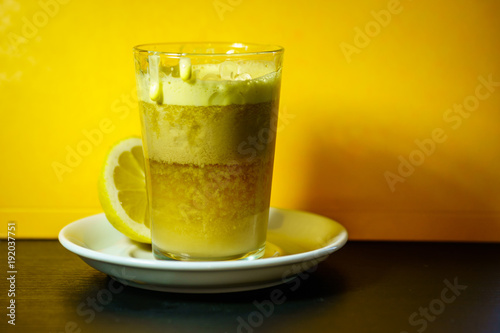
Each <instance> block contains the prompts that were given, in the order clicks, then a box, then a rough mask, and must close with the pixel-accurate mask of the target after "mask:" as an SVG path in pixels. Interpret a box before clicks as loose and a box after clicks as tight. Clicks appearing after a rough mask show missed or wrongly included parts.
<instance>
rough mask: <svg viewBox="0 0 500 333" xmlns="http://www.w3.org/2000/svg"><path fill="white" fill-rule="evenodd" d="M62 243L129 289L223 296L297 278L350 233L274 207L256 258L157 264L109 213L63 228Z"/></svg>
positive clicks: (145, 247) (146, 248) (319, 219)
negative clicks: (263, 250)
mask: <svg viewBox="0 0 500 333" xmlns="http://www.w3.org/2000/svg"><path fill="white" fill-rule="evenodd" d="M59 241H60V242H61V244H62V245H63V246H64V247H65V248H66V249H68V250H69V251H71V252H73V253H75V254H77V255H79V256H80V258H82V260H83V261H85V262H86V263H87V264H89V265H90V266H91V267H93V268H95V269H97V270H99V271H101V272H103V273H106V274H108V275H110V276H111V277H112V278H114V279H115V280H118V281H120V282H122V283H124V284H126V285H131V286H134V287H138V288H144V289H151V290H159V291H169V292H180V293H219V292H235V291H245V290H252V289H259V288H265V287H269V286H273V285H277V284H280V283H284V282H287V281H289V280H291V279H293V278H294V277H295V276H296V275H297V274H299V273H301V272H303V271H305V270H308V269H310V268H312V267H313V266H315V265H317V264H318V263H319V262H321V261H323V260H325V259H326V258H327V257H328V255H330V254H331V253H332V252H335V251H336V250H338V249H339V248H341V247H342V246H343V245H344V244H345V243H346V241H347V231H346V230H345V228H344V227H343V226H342V225H340V224H339V223H337V222H335V221H333V220H330V219H328V218H326V217H323V216H319V215H315V214H311V213H306V212H301V211H293V210H285V209H278V208H271V210H270V215H269V229H268V236H267V244H266V253H265V254H264V256H263V258H261V259H256V260H236V261H199V262H185V261H174V260H172V261H170V260H156V259H154V257H153V253H152V251H151V246H150V245H144V244H140V243H136V242H134V241H131V240H129V239H128V238H127V237H125V236H123V235H122V234H121V233H120V232H118V231H117V230H116V229H115V228H113V226H111V224H110V223H109V222H108V220H107V219H106V216H105V215H104V214H98V215H94V216H89V217H86V218H84V219H81V220H78V221H75V222H73V223H71V224H69V225H67V226H66V227H64V228H63V229H62V230H61V232H60V233H59Z"/></svg>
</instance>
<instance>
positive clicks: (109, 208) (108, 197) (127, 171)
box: [98, 137, 151, 243]
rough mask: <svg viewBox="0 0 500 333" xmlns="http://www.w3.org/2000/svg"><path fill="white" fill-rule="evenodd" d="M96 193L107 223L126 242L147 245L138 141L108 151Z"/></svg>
mask: <svg viewBox="0 0 500 333" xmlns="http://www.w3.org/2000/svg"><path fill="white" fill-rule="evenodd" d="M98 189H99V200H100V201H101V206H102V209H103V210H104V213H105V214H106V217H107V218H108V221H109V222H110V223H111V224H112V225H113V226H114V227H115V228H116V229H117V230H118V231H120V232H121V233H122V234H124V235H125V236H127V237H129V238H130V239H133V240H135V241H138V242H142V243H151V230H150V226H149V218H148V217H147V194H146V176H145V171H144V157H143V155H142V141H141V139H140V138H137V137H133V138H128V139H125V140H122V141H120V142H119V143H118V144H116V145H115V146H114V147H113V148H111V151H110V152H109V153H108V156H107V157H106V162H105V163H104V168H103V169H102V172H101V176H100V177H99V183H98Z"/></svg>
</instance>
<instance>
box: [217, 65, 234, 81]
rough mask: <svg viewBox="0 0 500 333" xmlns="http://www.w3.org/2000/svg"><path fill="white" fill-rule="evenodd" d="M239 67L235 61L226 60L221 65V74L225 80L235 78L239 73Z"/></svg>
mask: <svg viewBox="0 0 500 333" xmlns="http://www.w3.org/2000/svg"><path fill="white" fill-rule="evenodd" d="M238 67H239V66H238V64H237V63H235V62H234V61H224V62H223V63H222V64H220V66H219V75H220V77H221V78H222V79H223V80H233V79H234V77H235V76H236V75H237V74H238V69H239V68H238Z"/></svg>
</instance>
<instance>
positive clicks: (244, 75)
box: [234, 73, 252, 81]
mask: <svg viewBox="0 0 500 333" xmlns="http://www.w3.org/2000/svg"><path fill="white" fill-rule="evenodd" d="M234 79H235V80H238V81H246V80H251V79H252V75H250V74H248V73H241V74H238V75H236V77H235V78H234Z"/></svg>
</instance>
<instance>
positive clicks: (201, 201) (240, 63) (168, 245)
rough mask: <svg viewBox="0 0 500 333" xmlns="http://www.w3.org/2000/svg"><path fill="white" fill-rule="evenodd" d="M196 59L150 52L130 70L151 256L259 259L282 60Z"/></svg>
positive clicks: (266, 208) (192, 258) (201, 258)
mask: <svg viewBox="0 0 500 333" xmlns="http://www.w3.org/2000/svg"><path fill="white" fill-rule="evenodd" d="M238 45H240V44H238ZM236 52H238V49H236ZM281 53H282V50H281ZM274 56H275V55H274ZM198 57H199V55H198V54H190V55H187V54H183V55H182V56H181V57H179V56H177V57H176V58H175V60H174V62H172V59H170V58H168V57H167V58H168V59H167V61H164V60H163V59H162V54H161V53H160V54H159V53H158V52H155V53H153V54H151V52H149V53H148V54H147V61H146V59H145V57H143V59H139V60H138V62H136V64H137V67H138V70H137V86H138V94H139V105H140V113H141V121H142V133H143V146H144V154H145V161H146V173H147V175H146V182H147V191H148V209H149V217H150V222H151V230H152V242H153V250H154V253H155V256H156V257H157V258H159V259H168V258H170V259H179V260H231V259H242V258H257V257H259V256H261V255H262V254H263V252H264V247H265V242H266V231H267V223H268V215H269V203H270V195H271V180H272V171H273V160H274V149H275V138H276V126H277V116H278V103H279V89H280V81H281V58H279V59H278V60H277V61H276V59H271V60H267V59H262V56H261V57H260V58H259V59H246V58H245V55H244V54H241V53H240V54H238V53H237V56H233V57H231V56H229V57H228V56H227V54H224V56H223V58H224V59H223V61H221V59H217V58H218V57H217V56H215V55H213V56H205V57H202V60H201V61H199V62H198V63H197V59H198ZM254 57H255V55H254ZM280 57H281V55H280ZM136 60H137V56H136ZM141 60H143V61H146V64H144V63H142V64H141ZM176 62H177V64H176ZM169 63H170V64H173V65H171V66H169V65H168V64H169Z"/></svg>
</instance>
